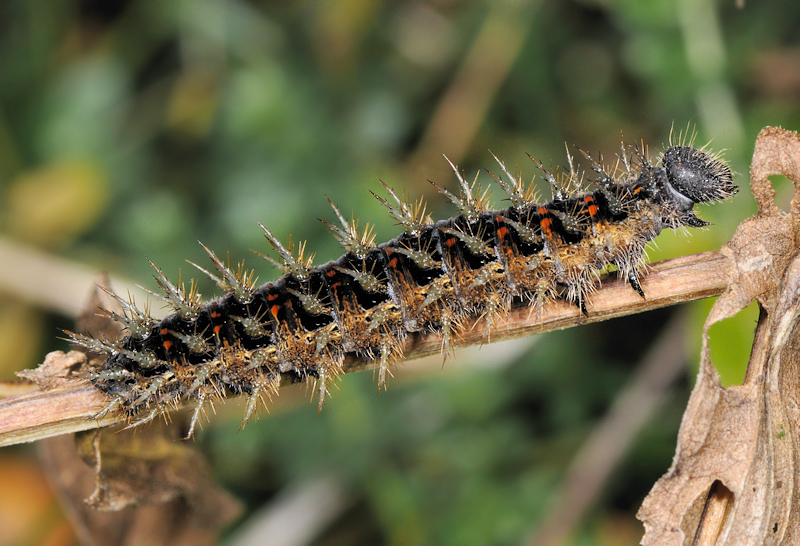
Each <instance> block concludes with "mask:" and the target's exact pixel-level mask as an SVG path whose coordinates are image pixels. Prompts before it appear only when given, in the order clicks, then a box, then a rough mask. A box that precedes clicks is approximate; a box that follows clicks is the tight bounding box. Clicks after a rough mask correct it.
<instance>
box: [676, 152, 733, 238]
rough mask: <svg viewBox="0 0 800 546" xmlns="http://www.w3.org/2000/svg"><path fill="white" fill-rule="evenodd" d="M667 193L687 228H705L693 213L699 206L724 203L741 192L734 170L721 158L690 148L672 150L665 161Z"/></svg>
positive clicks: (703, 223)
mask: <svg viewBox="0 0 800 546" xmlns="http://www.w3.org/2000/svg"><path fill="white" fill-rule="evenodd" d="M662 164H663V165H664V170H665V171H666V175H667V180H666V186H667V187H666V189H667V190H668V193H669V195H670V197H671V199H672V201H674V203H675V204H676V205H677V208H678V212H679V215H680V216H681V220H682V222H681V223H683V224H685V225H691V226H697V227H700V226H704V225H708V224H707V223H706V222H703V221H702V220H700V219H699V218H697V216H695V215H694V213H692V212H691V210H692V207H693V206H694V205H695V203H709V202H714V201H721V200H723V199H725V198H726V197H730V196H732V195H735V194H736V192H737V191H739V189H738V188H737V187H736V185H735V184H734V183H733V174H732V173H731V170H730V168H729V167H728V166H727V165H726V164H725V163H724V162H723V161H722V160H721V159H720V158H719V157H717V156H715V155H713V154H710V153H707V152H704V151H702V150H698V149H696V148H692V147H690V146H672V147H670V148H668V149H667V151H666V152H664V158H663V160H662Z"/></svg>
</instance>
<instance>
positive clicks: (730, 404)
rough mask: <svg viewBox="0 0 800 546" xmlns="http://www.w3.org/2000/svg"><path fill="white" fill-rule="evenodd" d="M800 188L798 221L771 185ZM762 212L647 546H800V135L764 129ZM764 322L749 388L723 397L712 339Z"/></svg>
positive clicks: (746, 235)
mask: <svg viewBox="0 0 800 546" xmlns="http://www.w3.org/2000/svg"><path fill="white" fill-rule="evenodd" d="M775 174H783V175H785V176H787V177H788V178H790V179H791V180H792V181H793V182H794V184H795V195H794V198H793V200H792V202H791V211H790V214H786V213H784V212H782V211H781V210H780V209H779V208H778V207H777V206H776V205H775V203H774V198H775V191H774V189H773V188H772V185H771V183H770V182H769V180H768V179H767V177H768V176H771V175H775ZM751 187H752V190H753V195H754V197H755V199H756V202H757V203H758V206H759V212H758V214H757V215H756V216H754V217H752V218H750V219H748V220H746V221H745V222H743V223H742V224H741V225H740V226H739V229H738V230H737V232H736V234H735V235H734V237H733V239H732V240H731V241H730V243H728V244H727V245H726V246H725V248H724V249H723V252H724V253H725V254H726V255H727V256H728V257H729V258H730V259H731V260H732V262H733V263H734V264H735V265H734V268H733V270H732V273H731V282H730V286H729V288H728V290H727V291H726V292H725V293H724V294H723V295H722V296H720V298H719V300H718V301H717V302H716V304H715V305H714V307H713V309H712V310H711V313H710V315H709V317H708V319H707V321H706V324H705V328H704V336H703V353H702V361H701V363H700V373H699V376H698V379H697V385H696V386H695V389H694V391H693V392H692V396H691V398H690V400H689V405H688V407H687V410H686V412H685V414H684V417H683V422H682V424H681V429H680V433H679V436H678V447H677V452H676V455H675V459H674V460H673V463H672V466H671V467H670V469H669V471H668V472H667V474H666V475H664V476H663V477H662V478H661V479H660V480H659V481H658V482H657V483H656V484H655V486H654V487H653V489H652V490H651V492H650V494H649V495H648V496H647V498H646V499H645V501H644V503H643V505H642V507H641V508H640V510H639V513H638V514H637V517H638V518H639V519H640V520H641V521H642V522H643V523H644V525H645V530H646V534H645V536H644V538H643V541H642V542H643V544H689V543H691V544H718V545H724V544H731V545H733V544H736V545H743V544H745V545H746V544H753V545H756V544H758V545H760V544H779V543H780V544H797V543H800V466H798V461H797V458H796V454H797V453H798V449H800V445H798V443H799V442H800V438H799V437H798V435H800V395H798V392H797V385H798V384H800V383H799V382H798V381H799V380H800V367H799V366H800V356H798V355H799V354H800V353H799V351H798V345H799V344H800V332H798V321H799V320H800V252H799V251H800V244H798V243H799V242H800V136H798V135H797V133H793V132H789V131H785V130H783V129H779V128H775V127H767V128H765V129H764V130H762V131H761V133H760V135H759V137H758V140H757V141H756V147H755V153H754V155H753V163H752V167H751ZM753 300H756V301H758V303H759V306H760V310H761V314H760V317H759V323H758V328H757V330H756V336H755V341H754V345H753V350H752V353H751V356H750V362H749V364H748V369H747V374H746V377H745V381H744V384H743V385H736V386H731V387H729V388H727V389H725V388H723V387H722V385H721V384H720V381H719V375H718V374H717V371H716V369H715V368H714V366H713V365H712V363H711V361H710V358H709V350H708V330H709V328H710V327H711V325H713V324H714V323H716V322H719V321H720V320H723V319H725V318H728V317H732V316H733V315H735V314H736V313H738V312H739V311H740V310H742V309H743V308H744V307H746V306H747V305H748V304H749V303H750V302H751V301H753Z"/></svg>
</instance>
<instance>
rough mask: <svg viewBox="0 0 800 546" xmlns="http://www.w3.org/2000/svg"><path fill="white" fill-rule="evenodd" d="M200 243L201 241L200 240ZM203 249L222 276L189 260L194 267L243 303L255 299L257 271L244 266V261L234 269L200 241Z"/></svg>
mask: <svg viewBox="0 0 800 546" xmlns="http://www.w3.org/2000/svg"><path fill="white" fill-rule="evenodd" d="M198 243H200V241H198ZM200 246H202V247H203V250H205V251H206V253H207V254H208V256H209V258H211V261H212V262H213V264H214V267H216V268H217V270H218V271H219V272H220V273H221V274H222V277H217V276H216V275H214V274H213V273H211V272H210V271H208V270H207V269H205V268H204V267H201V266H199V265H197V264H196V263H194V262H189V263H190V264H192V265H193V266H194V267H196V268H197V269H199V270H200V271H202V272H203V273H205V274H206V275H208V277H209V278H210V279H211V280H212V281H214V282H215V283H217V286H218V287H219V288H220V289H221V290H223V291H224V292H225V293H226V294H233V295H234V297H235V298H236V300H237V301H240V302H242V303H249V302H250V301H251V300H252V299H253V290H254V289H255V285H256V278H255V272H254V271H253V270H252V269H250V270H247V269H245V268H244V262H239V266H238V269H237V270H236V271H233V270H232V269H231V268H230V267H229V266H227V265H225V264H224V263H222V260H220V259H219V258H217V255H216V254H214V252H213V251H212V250H211V249H210V248H208V247H207V246H206V245H204V244H203V243H200Z"/></svg>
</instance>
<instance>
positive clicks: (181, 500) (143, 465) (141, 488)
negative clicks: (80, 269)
mask: <svg viewBox="0 0 800 546" xmlns="http://www.w3.org/2000/svg"><path fill="white" fill-rule="evenodd" d="M100 283H101V284H105V285H106V286H107V280H105V279H100ZM100 308H105V309H111V310H114V311H116V312H118V313H119V312H121V309H119V304H118V302H117V301H116V300H114V299H113V298H112V297H110V296H109V295H108V294H107V293H105V292H103V291H101V290H99V289H98V290H95V292H94V294H93V297H92V299H91V301H90V303H89V304H88V306H87V308H86V310H84V312H83V313H81V316H80V317H79V318H78V324H77V326H78V329H79V330H81V331H84V332H87V331H88V332H91V333H92V334H93V335H95V336H98V337H99V336H102V337H105V338H106V339H116V338H117V337H118V336H119V335H120V333H121V331H120V329H119V325H118V324H116V323H115V322H114V321H112V320H111V319H110V318H109V317H108V316H106V315H98V310H99V309H100ZM86 360H87V356H86V354H85V353H82V352H79V351H71V352H70V353H69V354H68V355H64V354H63V353H51V354H50V355H48V357H47V360H45V363H44V364H42V365H41V366H40V367H39V368H37V369H36V370H31V371H27V372H25V373H24V377H26V378H29V379H31V380H34V381H36V382H37V384H39V385H40V386H42V387H43V388H50V387H49V385H53V386H61V385H62V384H63V385H64V386H66V385H68V384H70V383H72V384H74V379H73V380H72V381H70V380H69V379H67V378H66V376H67V375H68V373H67V372H69V371H73V370H74V369H76V367H79V366H80V365H82V364H83V365H85V363H86ZM173 425H174V424H173ZM181 428H182V427H176V426H168V425H165V424H162V426H157V424H156V423H154V424H152V425H151V426H149V427H143V428H141V429H128V430H122V431H114V430H113V429H106V430H105V431H100V432H98V431H91V432H86V433H79V434H77V435H76V436H75V437H74V439H73V437H72V436H63V437H58V438H51V439H48V440H45V441H44V442H43V443H42V447H41V450H40V456H41V459H42V462H43V464H44V466H45V468H46V469H47V471H48V474H49V476H50V480H51V482H52V483H53V485H54V486H55V487H56V488H57V489H58V491H59V496H60V497H61V500H62V504H64V506H65V508H66V510H67V512H68V513H69V515H70V519H71V521H72V523H73V525H74V527H75V529H76V532H77V534H78V535H79V537H80V538H81V542H82V543H84V544H92V545H109V546H111V545H117V544H124V545H126V546H134V545H140V544H141V545H148V546H150V545H159V544H165V545H166V544H169V545H170V546H172V545H176V544H177V545H183V544H185V545H187V546H189V545H191V546H202V545H203V544H214V543H216V541H217V538H218V534H219V530H220V528H221V527H222V526H223V525H225V524H227V523H228V522H230V521H231V520H232V519H233V518H235V517H236V516H237V515H238V513H239V511H240V505H239V503H238V502H237V501H236V500H235V499H234V498H233V497H231V496H230V495H229V494H228V493H226V492H225V491H224V490H222V489H220V488H219V487H217V485H216V484H215V482H214V480H213V478H212V477H211V475H210V469H209V468H208V465H207V464H206V462H205V460H204V459H203V457H202V455H201V454H200V453H199V452H198V451H197V449H196V446H195V445H194V444H187V443H182V442H178V441H177V440H178V439H179V433H180V432H181V431H180V430H178V429H181ZM76 444H77V449H76ZM92 490H93V491H92ZM87 497H88V498H87Z"/></svg>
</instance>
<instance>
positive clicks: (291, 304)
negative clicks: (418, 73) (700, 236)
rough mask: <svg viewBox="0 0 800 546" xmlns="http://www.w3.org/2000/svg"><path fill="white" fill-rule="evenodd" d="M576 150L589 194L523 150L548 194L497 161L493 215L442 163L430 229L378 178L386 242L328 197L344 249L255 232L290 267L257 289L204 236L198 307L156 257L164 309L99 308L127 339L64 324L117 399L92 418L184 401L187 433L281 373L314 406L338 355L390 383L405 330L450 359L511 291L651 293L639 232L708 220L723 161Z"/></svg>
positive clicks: (271, 385) (532, 298) (270, 389)
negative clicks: (321, 258)
mask: <svg viewBox="0 0 800 546" xmlns="http://www.w3.org/2000/svg"><path fill="white" fill-rule="evenodd" d="M582 153H583V155H584V156H585V157H586V159H587V160H588V161H589V163H590V165H591V169H592V170H593V171H594V173H595V175H596V176H595V178H594V179H593V180H590V183H591V184H592V185H593V186H594V190H593V191H591V192H588V193H587V192H585V191H584V192H583V193H580V192H579V188H580V186H581V181H582V178H583V177H582V176H580V175H579V174H578V173H577V172H576V170H575V166H574V164H573V160H572V157H571V156H570V155H569V154H568V160H569V167H570V169H569V173H562V174H559V173H558V172H556V173H555V174H554V173H553V172H552V171H547V170H545V169H544V168H543V166H542V164H541V163H539V162H537V161H536V160H535V159H533V158H531V159H532V160H533V161H534V162H535V163H536V165H537V167H538V168H539V169H540V170H541V171H542V172H543V173H544V177H545V179H546V180H547V181H548V182H549V183H550V185H551V186H552V187H553V192H554V199H553V200H552V201H550V202H549V203H540V202H539V200H538V199H537V197H536V195H535V193H534V191H533V190H532V188H531V186H530V185H527V186H526V185H525V184H523V183H522V179H521V177H520V176H514V175H511V173H510V172H509V171H508V170H507V169H506V167H505V165H504V164H503V163H502V162H501V161H500V160H497V158H495V159H496V160H497V162H498V164H499V166H500V169H501V170H502V176H500V177H498V176H495V175H493V174H491V173H489V174H490V175H491V176H492V178H493V179H494V180H495V181H496V182H497V183H498V184H499V185H500V186H501V187H502V188H503V190H504V191H505V192H506V193H507V194H508V197H509V200H510V202H511V206H510V207H508V208H506V209H502V210H489V209H488V207H487V205H486V203H485V196H486V194H485V193H481V190H480V188H478V187H476V181H477V177H476V181H475V182H472V183H471V184H470V183H468V182H467V181H466V180H465V179H464V178H463V177H462V175H461V174H460V173H459V171H458V169H457V168H456V167H455V166H454V165H453V164H452V163H450V165H451V166H452V167H453V170H454V171H455V173H456V176H457V177H458V181H459V184H460V193H459V195H454V194H452V193H450V192H449V191H447V190H446V189H444V188H440V187H439V186H436V187H437V189H438V190H439V191H440V192H441V193H443V194H445V195H446V196H447V197H449V198H450V200H451V201H453V203H455V204H456V206H457V207H458V209H459V212H460V214H459V215H458V216H456V217H454V218H450V219H447V220H441V221H438V222H435V223H434V222H433V221H432V220H431V219H430V218H429V217H427V216H426V214H425V206H424V205H423V203H422V201H419V202H417V203H415V204H409V203H407V202H405V201H404V200H402V199H400V198H398V197H397V195H396V194H395V192H394V191H393V190H392V189H391V188H390V187H389V186H387V185H386V184H383V187H384V189H385V190H386V191H387V192H388V194H389V196H390V199H391V200H387V199H384V198H382V197H380V196H378V195H376V196H375V197H376V198H377V199H378V200H379V201H380V202H381V203H382V204H383V205H384V206H386V207H387V208H388V209H389V211H390V212H391V213H392V215H393V216H394V217H395V218H396V219H397V221H398V223H399V224H400V225H402V227H403V232H402V233H401V234H400V235H399V236H397V237H396V238H394V239H392V240H391V241H388V242H386V243H382V244H379V245H375V244H374V235H373V233H372V230H371V229H370V228H369V227H367V228H366V229H364V230H361V231H359V230H358V229H357V226H356V225H355V222H353V221H350V222H348V221H347V220H346V219H345V218H344V217H343V216H342V214H341V213H340V212H339V210H338V209H337V208H336V206H334V205H333V203H332V202H331V206H332V207H333V210H334V212H335V213H336V216H337V217H338V220H339V222H340V224H341V226H337V225H334V224H330V223H328V222H324V221H323V223H325V224H326V225H327V226H328V228H329V229H330V230H331V231H332V232H333V233H334V234H335V235H336V236H337V237H338V238H339V239H340V241H341V243H342V245H343V246H344V247H345V249H346V250H347V253H346V254H344V255H343V256H342V257H340V258H339V259H338V260H336V261H332V262H328V263H326V264H324V265H321V266H318V267H316V268H314V267H312V264H311V260H310V259H308V258H306V257H304V250H305V245H304V244H300V245H299V246H298V248H297V250H296V251H294V249H293V248H291V247H292V245H291V244H290V245H289V246H290V248H289V249H287V248H285V247H284V246H283V245H281V243H280V242H278V240H277V239H276V238H275V237H274V236H273V235H272V233H270V231H269V230H267V228H265V227H264V226H261V227H262V228H263V229H264V233H265V234H266V237H267V239H268V240H269V242H270V243H271V245H272V246H273V247H274V249H275V250H276V251H277V252H278V254H280V256H281V258H282V259H283V264H280V263H278V262H276V261H274V260H272V259H271V258H269V257H266V256H264V257H265V258H266V259H268V260H269V261H270V262H272V263H273V264H274V265H276V266H277V267H279V268H280V269H282V270H283V272H284V275H283V276H282V277H281V278H279V279H278V280H276V281H274V282H269V283H266V284H263V285H261V286H255V282H254V276H253V272H252V271H247V270H245V269H244V267H243V264H239V267H238V268H237V269H236V270H232V269H231V268H230V267H228V266H227V265H225V264H224V263H222V261H221V260H220V259H219V258H218V257H217V256H216V255H215V254H214V252H212V251H211V250H209V249H208V248H207V247H205V245H203V248H204V249H205V250H206V252H207V253H208V255H209V256H210V257H211V260H212V262H213V263H214V266H215V267H216V269H217V270H218V271H219V274H218V275H219V276H217V275H216V274H212V273H210V272H209V271H206V270H205V269H203V268H202V267H200V266H197V265H196V264H193V265H195V266H196V267H197V268H198V269H200V270H201V271H203V272H204V273H206V274H207V275H209V276H210V277H211V278H212V279H213V280H214V281H216V283H217V284H218V285H219V287H220V288H221V289H222V290H224V292H225V295H224V296H222V297H221V298H218V299H215V300H212V301H210V302H207V303H202V302H201V299H200V295H199V294H198V293H197V292H196V290H195V288H194V283H191V284H190V287H189V290H188V291H187V290H186V288H185V286H184V285H183V284H182V283H180V282H178V284H177V285H175V284H173V283H172V282H170V281H169V280H168V279H167V278H166V276H165V275H164V273H163V272H162V271H161V270H160V269H159V268H158V267H156V266H155V264H152V262H151V264H152V265H153V268H154V269H155V271H156V281H157V282H158V285H159V286H160V287H161V289H162V290H163V292H164V294H165V295H163V296H162V295H157V296H158V297H160V298H161V299H163V300H164V301H166V303H167V304H168V305H170V306H171V307H172V308H173V309H174V311H175V312H174V313H173V314H171V315H169V316H168V317H166V318H165V319H163V320H160V321H157V320H155V319H153V318H152V317H151V316H150V315H149V314H148V313H147V312H146V311H144V312H143V311H140V310H139V309H137V308H136V307H135V306H134V305H133V304H132V303H131V302H128V301H125V300H124V299H122V298H120V297H118V296H115V295H114V297H115V298H116V299H117V300H118V301H119V303H120V304H121V306H122V309H123V310H124V311H123V313H122V314H121V315H120V314H117V313H110V312H109V313H107V314H108V315H110V316H112V317H113V318H114V319H116V320H118V321H120V322H122V323H123V324H124V325H125V327H126V328H127V331H128V336H127V337H126V338H124V339H122V340H121V341H119V342H110V341H108V340H105V339H95V338H92V337H89V336H85V335H82V334H70V335H71V337H72V339H73V340H74V341H75V342H77V343H78V344H80V345H82V346H84V347H85V348H87V349H89V350H90V351H92V352H99V353H102V354H105V355H107V358H106V359H105V360H104V361H103V362H102V363H100V364H98V365H96V367H94V368H92V369H90V370H89V371H88V373H87V378H88V380H89V381H91V383H92V384H94V385H95V386H96V387H97V388H98V389H100V390H101V391H103V392H104V393H106V394H107V395H108V396H109V397H110V402H109V404H108V405H107V406H106V407H105V408H104V410H103V411H102V412H101V414H105V413H108V412H120V413H121V414H123V415H124V416H125V417H126V418H127V420H128V421H129V422H130V423H131V425H132V426H133V425H138V424H141V423H144V422H147V421H149V420H151V419H153V418H154V417H156V416H157V415H160V414H163V413H166V411H167V410H168V409H169V408H170V407H176V406H178V405H179V403H181V402H182V401H184V400H187V399H192V400H194V401H195V403H196V408H195V411H194V414H193V416H192V419H191V423H190V427H189V435H190V436H191V435H192V434H193V431H194V427H195V425H196V423H197V420H198V418H199V416H200V415H201V413H203V412H204V407H205V405H206V403H208V402H209V401H210V400H212V399H213V398H215V397H221V396H224V395H225V393H227V392H231V393H236V394H247V395H248V396H249V400H248V404H247V409H246V411H245V416H244V420H243V422H242V425H244V424H245V423H246V422H247V420H248V419H249V418H250V417H251V415H252V413H253V411H254V410H255V409H256V407H257V405H258V401H259V400H263V396H264V395H265V394H266V395H267V396H271V395H272V393H274V392H276V391H277V388H278V385H279V383H280V379H281V375H282V374H289V375H292V376H294V378H295V379H297V380H302V379H306V378H312V379H313V380H314V381H315V382H316V383H315V384H316V389H318V392H319V404H320V407H321V405H322V403H323V401H324V399H325V396H326V394H328V386H329V383H330V381H332V380H333V379H334V378H335V377H336V376H337V375H338V374H339V373H340V372H341V371H342V362H343V359H344V355H345V353H355V354H358V355H360V356H362V357H364V358H367V359H372V360H374V361H376V367H377V369H378V375H379V379H378V380H379V388H380V387H382V386H384V384H385V381H386V373H387V372H389V368H390V366H391V365H392V364H393V363H394V362H396V361H398V360H399V359H400V358H401V356H402V347H403V340H404V338H405V336H406V335H407V333H409V332H415V331H420V330H429V331H433V332H436V333H438V334H439V335H441V339H442V350H443V352H444V353H445V355H446V354H447V353H448V352H449V351H450V350H451V347H452V344H453V341H454V339H455V337H456V336H457V335H458V333H459V331H460V330H461V329H462V328H464V326H465V323H466V321H467V319H469V318H474V317H479V318H480V319H481V320H484V321H486V322H487V323H488V324H487V326H489V327H491V325H492V323H494V322H495V321H496V320H497V318H498V317H499V316H501V315H502V314H503V313H504V312H506V311H507V310H508V309H509V308H510V306H511V304H512V302H513V301H514V300H527V301H529V303H530V305H539V304H540V303H542V302H544V301H547V300H549V299H553V298H564V299H566V300H568V301H570V302H573V303H574V304H575V305H577V306H578V307H579V308H580V309H581V310H582V311H583V312H584V313H586V301H587V298H588V296H589V295H590V293H591V292H592V291H593V290H594V288H595V284H594V277H596V276H597V275H598V272H599V271H600V270H602V269H604V268H606V267H607V266H609V265H611V266H613V267H615V268H616V269H617V270H618V272H619V275H620V276H622V277H623V278H625V279H627V281H628V282H629V283H630V285H631V286H632V287H633V289H634V290H636V291H637V292H638V293H639V294H640V295H641V296H642V297H644V293H643V291H642V288H641V286H640V284H639V273H640V268H641V266H642V257H643V253H644V248H645V245H646V244H647V242H648V241H650V240H651V239H653V238H654V237H655V236H656V235H658V234H659V232H660V231H661V230H662V229H664V228H678V227H681V226H691V227H702V226H705V225H708V224H707V223H706V222H704V221H702V220H700V219H699V218H698V217H697V216H695V214H694V213H693V212H692V208H693V206H694V204H695V203H704V202H712V201H719V200H722V199H724V198H726V197H728V196H731V195H733V194H735V193H736V191H737V188H736V186H735V185H734V184H733V180H732V175H731V171H730V169H729V168H728V167H727V166H726V165H725V164H724V163H723V162H722V161H721V160H720V159H719V158H718V157H717V156H715V155H713V154H710V153H708V152H706V151H704V150H698V149H695V148H694V147H692V146H684V145H679V146H671V147H669V148H668V149H667V150H666V152H665V153H664V155H663V157H662V158H661V163H662V166H661V167H658V166H656V165H654V164H653V163H651V161H650V159H649V157H648V155H647V152H646V150H645V149H644V148H643V147H638V146H637V147H629V146H625V145H624V144H623V147H622V153H621V155H620V156H619V157H618V160H617V162H616V166H615V168H614V169H613V170H612V174H609V173H608V172H607V171H606V168H605V167H604V166H603V164H602V163H603V161H602V157H601V158H600V160H599V161H595V160H593V159H592V158H591V157H590V156H589V155H588V154H586V153H585V152H582ZM448 161H449V160H448ZM434 185H435V184H434ZM329 201H330V200H329ZM112 295H113V294H112ZM487 331H490V328H487Z"/></svg>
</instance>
